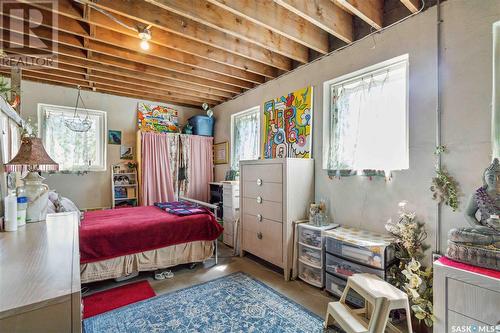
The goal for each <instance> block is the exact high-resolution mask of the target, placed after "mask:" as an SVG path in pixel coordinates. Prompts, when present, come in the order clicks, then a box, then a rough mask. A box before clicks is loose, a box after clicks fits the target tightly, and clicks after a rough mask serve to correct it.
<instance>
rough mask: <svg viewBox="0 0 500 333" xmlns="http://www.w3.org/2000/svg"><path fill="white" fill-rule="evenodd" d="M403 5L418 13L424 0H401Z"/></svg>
mask: <svg viewBox="0 0 500 333" xmlns="http://www.w3.org/2000/svg"><path fill="white" fill-rule="evenodd" d="M401 2H402V3H403V5H405V6H406V8H408V9H409V10H410V12H412V13H416V12H418V11H419V10H420V8H421V7H422V1H420V0H401Z"/></svg>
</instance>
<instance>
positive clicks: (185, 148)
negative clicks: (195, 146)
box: [178, 134, 191, 196]
mask: <svg viewBox="0 0 500 333" xmlns="http://www.w3.org/2000/svg"><path fill="white" fill-rule="evenodd" d="M190 137H191V135H185V134H181V135H180V146H181V147H180V150H179V152H180V156H179V180H178V181H179V187H178V188H179V195H181V196H187V193H188V189H189V171H190V160H191V158H190V155H191V140H190Z"/></svg>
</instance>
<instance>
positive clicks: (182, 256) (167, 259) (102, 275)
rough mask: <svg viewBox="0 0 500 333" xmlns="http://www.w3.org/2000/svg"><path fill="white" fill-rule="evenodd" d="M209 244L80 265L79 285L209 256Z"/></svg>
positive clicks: (170, 247) (211, 251) (185, 245)
mask: <svg viewBox="0 0 500 333" xmlns="http://www.w3.org/2000/svg"><path fill="white" fill-rule="evenodd" d="M213 253H214V242H213V241H195V242H190V243H183V244H178V245H172V246H167V247H163V248H159V249H156V250H151V251H145V252H140V253H136V254H130V255H126V256H121V257H117V258H112V259H107V260H101V261H96V262H91V263H87V264H81V265H80V277H81V282H82V283H89V282H94V281H101V280H107V279H114V278H118V277H122V276H127V275H129V274H131V273H133V272H141V271H152V270H155V269H162V268H167V267H172V266H176V265H180V264H187V263H192V262H201V261H204V260H207V259H208V258H210V257H212V255H213Z"/></svg>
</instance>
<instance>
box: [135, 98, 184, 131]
mask: <svg viewBox="0 0 500 333" xmlns="http://www.w3.org/2000/svg"><path fill="white" fill-rule="evenodd" d="M137 122H138V125H139V129H141V130H142V131H145V132H159V133H165V132H178V131H179V127H178V126H179V121H178V112H177V110H175V109H172V108H170V107H166V106H161V105H154V104H147V103H138V104H137Z"/></svg>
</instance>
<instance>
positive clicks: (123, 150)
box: [120, 145, 134, 160]
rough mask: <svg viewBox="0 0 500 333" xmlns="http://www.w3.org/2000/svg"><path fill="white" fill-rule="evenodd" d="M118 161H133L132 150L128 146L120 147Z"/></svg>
mask: <svg viewBox="0 0 500 333" xmlns="http://www.w3.org/2000/svg"><path fill="white" fill-rule="evenodd" d="M120 159H122V160H133V159H134V149H133V148H132V147H128V146H123V145H122V146H120Z"/></svg>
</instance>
